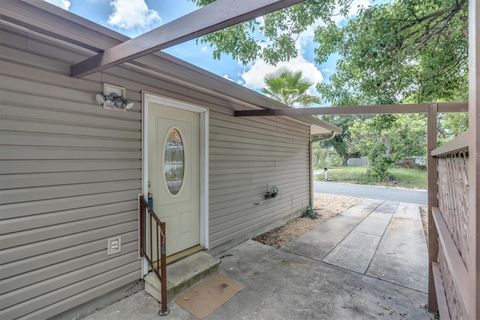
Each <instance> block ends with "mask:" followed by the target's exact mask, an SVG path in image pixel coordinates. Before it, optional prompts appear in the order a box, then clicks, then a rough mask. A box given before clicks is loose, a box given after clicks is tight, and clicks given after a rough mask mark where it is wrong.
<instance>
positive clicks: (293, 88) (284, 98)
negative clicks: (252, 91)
mask: <svg viewBox="0 0 480 320" xmlns="http://www.w3.org/2000/svg"><path fill="white" fill-rule="evenodd" d="M265 84H266V87H265V88H263V89H262V92H263V93H265V94H266V95H268V96H270V97H271V98H273V99H275V100H278V101H281V102H283V103H284V104H286V105H287V106H291V107H293V106H298V107H308V106H310V105H311V104H313V103H318V102H319V98H318V97H315V96H312V95H310V94H308V89H310V88H311V87H312V86H313V83H312V82H310V81H308V80H305V79H303V75H302V71H295V72H294V71H290V70H288V69H280V70H279V71H277V72H275V73H272V74H269V75H267V76H266V77H265Z"/></svg>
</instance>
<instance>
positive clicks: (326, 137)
mask: <svg viewBox="0 0 480 320" xmlns="http://www.w3.org/2000/svg"><path fill="white" fill-rule="evenodd" d="M336 134H337V133H336V132H335V131H332V132H331V133H329V134H327V135H312V136H310V142H309V150H308V155H309V157H308V160H309V167H310V170H309V171H310V201H309V206H310V208H313V206H314V201H313V200H314V197H315V195H314V193H315V192H314V187H313V182H314V179H313V143H314V142H320V141H326V140H330V139H333V137H335V135H336Z"/></svg>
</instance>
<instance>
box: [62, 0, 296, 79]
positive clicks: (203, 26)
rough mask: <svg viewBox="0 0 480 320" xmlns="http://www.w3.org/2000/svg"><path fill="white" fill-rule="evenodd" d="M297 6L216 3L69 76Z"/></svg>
mask: <svg viewBox="0 0 480 320" xmlns="http://www.w3.org/2000/svg"><path fill="white" fill-rule="evenodd" d="M300 2H303V0H255V1H244V0H217V1H215V2H213V3H211V4H209V5H207V6H205V7H203V8H200V9H198V10H195V11H193V12H191V13H189V14H187V15H184V16H182V17H180V18H178V19H176V20H173V21H171V22H169V23H166V24H164V25H162V26H160V27H158V28H156V29H153V30H151V31H149V32H147V33H144V34H142V35H140V36H138V37H136V38H133V39H130V40H128V41H125V42H124V43H121V44H119V45H117V46H114V47H112V48H109V49H107V50H105V51H103V52H100V53H98V54H96V55H94V56H92V57H90V58H87V59H85V60H83V61H80V62H79V63H77V64H74V65H73V66H72V67H71V75H72V77H76V78H80V77H83V76H86V75H88V74H91V73H94V72H97V71H101V70H103V69H105V68H108V67H112V66H114V65H117V64H120V63H123V62H126V61H129V60H133V59H136V58H139V57H142V56H145V55H147V54H149V53H152V52H155V51H159V50H163V49H166V48H168V47H171V46H174V45H176V44H179V43H182V42H185V41H188V40H192V39H195V38H198V37H201V36H204V35H206V34H209V33H212V32H215V31H218V30H222V29H225V28H227V27H230V26H232V25H235V24H238V23H241V22H244V21H247V20H251V19H253V18H256V17H259V16H263V15H265V14H267V13H270V12H273V11H277V10H279V9H283V8H286V7H289V6H292V5H294V4H297V3H300Z"/></svg>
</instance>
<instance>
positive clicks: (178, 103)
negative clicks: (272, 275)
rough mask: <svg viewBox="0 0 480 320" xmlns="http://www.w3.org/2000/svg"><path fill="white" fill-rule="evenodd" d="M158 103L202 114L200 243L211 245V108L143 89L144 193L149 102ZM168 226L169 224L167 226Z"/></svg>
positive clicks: (143, 192)
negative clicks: (209, 206) (209, 205)
mask: <svg viewBox="0 0 480 320" xmlns="http://www.w3.org/2000/svg"><path fill="white" fill-rule="evenodd" d="M150 103H157V104H160V105H163V106H166V107H169V108H175V109H180V110H186V111H191V112H196V113H198V114H199V115H200V146H199V147H200V166H199V167H200V177H199V178H200V245H201V246H202V247H203V248H204V249H208V247H209V235H208V233H209V230H208V219H209V217H208V186H209V182H208V179H209V174H208V166H209V160H208V153H209V143H208V131H209V109H208V108H206V107H203V106H199V105H197V104H193V103H189V102H185V101H182V100H177V99H172V98H169V97H165V96H161V95H158V94H154V93H150V92H147V91H142V180H143V181H142V194H143V195H144V196H145V197H146V196H147V195H148V116H147V115H148V112H149V104H150ZM166 227H167V228H168V225H167V226H166Z"/></svg>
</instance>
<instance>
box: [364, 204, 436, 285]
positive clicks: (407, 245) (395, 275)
mask: <svg viewBox="0 0 480 320" xmlns="http://www.w3.org/2000/svg"><path fill="white" fill-rule="evenodd" d="M367 275H370V276H373V277H376V278H379V279H383V280H387V281H390V282H393V283H396V284H399V285H402V286H406V287H409V288H412V289H416V290H420V291H423V292H426V291H427V279H428V255H427V245H426V241H425V236H424V233H423V229H422V223H421V220H420V213H419V208H418V205H415V204H406V203H401V204H400V205H399V207H398V209H397V212H396V213H395V215H394V217H393V218H392V222H391V223H390V226H389V228H388V230H387V232H386V233H385V235H384V237H383V239H382V241H381V243H380V245H379V248H378V251H377V254H376V255H375V256H374V258H373V260H372V263H371V264H370V267H369V269H368V271H367Z"/></svg>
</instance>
